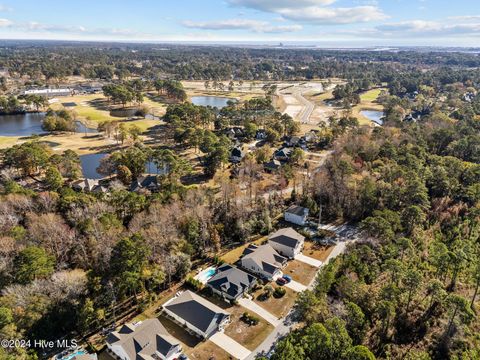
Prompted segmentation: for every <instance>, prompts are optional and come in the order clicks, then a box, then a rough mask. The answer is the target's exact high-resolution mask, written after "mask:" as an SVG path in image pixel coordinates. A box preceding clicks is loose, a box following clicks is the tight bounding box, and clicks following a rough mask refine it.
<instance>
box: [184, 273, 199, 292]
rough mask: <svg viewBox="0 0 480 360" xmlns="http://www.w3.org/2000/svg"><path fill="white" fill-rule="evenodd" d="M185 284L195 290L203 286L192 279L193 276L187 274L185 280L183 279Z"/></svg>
mask: <svg viewBox="0 0 480 360" xmlns="http://www.w3.org/2000/svg"><path fill="white" fill-rule="evenodd" d="M185 285H186V286H187V287H189V288H190V289H192V290H195V291H199V290H202V288H203V284H202V283H201V282H200V281H199V280H197V279H194V278H193V277H191V276H189V277H188V278H187V279H186V280H185Z"/></svg>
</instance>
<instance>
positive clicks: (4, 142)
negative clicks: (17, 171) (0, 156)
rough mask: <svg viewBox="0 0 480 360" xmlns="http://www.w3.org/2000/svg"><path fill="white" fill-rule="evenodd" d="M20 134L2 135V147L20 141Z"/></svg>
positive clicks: (0, 139) (0, 140)
mask: <svg viewBox="0 0 480 360" xmlns="http://www.w3.org/2000/svg"><path fill="white" fill-rule="evenodd" d="M18 139H19V137H18V136H0V147H10V146H12V145H15V143H16V142H17V141H18Z"/></svg>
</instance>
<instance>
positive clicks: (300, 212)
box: [285, 205, 308, 216]
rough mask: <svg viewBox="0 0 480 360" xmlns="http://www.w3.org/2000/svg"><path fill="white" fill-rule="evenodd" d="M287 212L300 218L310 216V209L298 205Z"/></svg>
mask: <svg viewBox="0 0 480 360" xmlns="http://www.w3.org/2000/svg"><path fill="white" fill-rule="evenodd" d="M285 212H288V213H290V214H295V215H298V216H308V209H307V208H304V207H301V206H298V205H292V206H290V207H289V208H288V209H287V210H285Z"/></svg>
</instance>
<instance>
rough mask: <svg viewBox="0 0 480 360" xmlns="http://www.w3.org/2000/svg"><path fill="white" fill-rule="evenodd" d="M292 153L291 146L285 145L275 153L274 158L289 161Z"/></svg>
mask: <svg viewBox="0 0 480 360" xmlns="http://www.w3.org/2000/svg"><path fill="white" fill-rule="evenodd" d="M291 153H292V149H291V148H286V147H283V148H281V149H279V150H277V151H275V153H274V154H273V158H274V159H275V160H278V161H288V160H289V159H290V154H291Z"/></svg>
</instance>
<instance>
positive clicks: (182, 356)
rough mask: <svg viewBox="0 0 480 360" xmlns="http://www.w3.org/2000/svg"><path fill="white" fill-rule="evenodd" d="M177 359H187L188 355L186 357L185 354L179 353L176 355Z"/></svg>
mask: <svg viewBox="0 0 480 360" xmlns="http://www.w3.org/2000/svg"><path fill="white" fill-rule="evenodd" d="M178 360H188V357H187V355H185V354H181V355H180V356H179V357H178Z"/></svg>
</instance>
